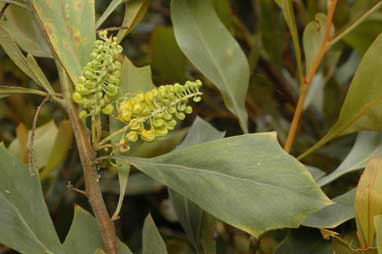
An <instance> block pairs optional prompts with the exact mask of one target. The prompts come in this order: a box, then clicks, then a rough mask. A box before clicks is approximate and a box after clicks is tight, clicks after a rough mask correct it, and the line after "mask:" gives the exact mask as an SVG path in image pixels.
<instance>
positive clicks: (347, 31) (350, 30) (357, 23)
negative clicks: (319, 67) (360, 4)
mask: <svg viewBox="0 0 382 254" xmlns="http://www.w3.org/2000/svg"><path fill="white" fill-rule="evenodd" d="M381 7H382V1H381V2H379V3H377V4H376V5H374V6H373V8H371V9H370V10H368V11H367V12H366V13H365V14H363V15H362V16H361V17H360V18H359V19H357V20H356V21H355V22H354V23H353V24H351V25H350V26H349V27H348V28H346V29H345V30H344V31H342V32H341V33H339V34H338V35H336V36H335V37H334V38H333V39H332V40H331V41H330V42H329V43H328V45H327V47H328V48H331V47H332V46H333V45H334V44H336V43H337V42H339V41H340V40H341V39H342V38H344V37H345V36H346V35H348V34H349V33H350V32H352V31H353V30H354V28H356V27H357V26H358V25H359V24H361V23H362V22H363V21H365V19H367V18H368V17H369V16H370V15H371V14H372V13H373V12H375V11H376V10H378V9H379V8H381Z"/></svg>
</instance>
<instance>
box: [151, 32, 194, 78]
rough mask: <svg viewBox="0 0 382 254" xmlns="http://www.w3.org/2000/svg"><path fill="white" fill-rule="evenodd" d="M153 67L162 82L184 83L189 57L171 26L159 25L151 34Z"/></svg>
mask: <svg viewBox="0 0 382 254" xmlns="http://www.w3.org/2000/svg"><path fill="white" fill-rule="evenodd" d="M151 58H152V64H151V67H152V68H153V71H154V73H155V75H156V78H155V80H158V82H160V83H161V84H170V83H176V82H179V83H184V82H185V81H186V68H187V59H186V57H185V56H184V55H183V53H182V51H181V50H180V49H179V46H178V44H177V43H176V40H175V36H174V31H173V29H172V28H171V27H164V26H158V27H156V28H155V30H154V31H153V33H152V36H151Z"/></svg>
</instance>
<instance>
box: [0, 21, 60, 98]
mask: <svg viewBox="0 0 382 254" xmlns="http://www.w3.org/2000/svg"><path fill="white" fill-rule="evenodd" d="M0 24H1V22H0ZM0 45H1V47H2V48H3V49H4V51H5V52H6V53H7V55H8V56H9V58H11V59H12V61H13V62H14V63H15V64H16V65H17V67H19V68H20V69H21V70H22V71H23V72H24V73H25V74H27V75H28V76H29V77H30V78H31V79H33V81H35V82H36V83H37V84H38V85H39V86H41V87H43V88H44V89H45V90H46V91H48V92H51V93H53V92H54V90H53V88H52V87H51V86H50V84H49V82H48V81H47V79H46V77H45V75H44V74H43V72H42V71H41V69H40V67H39V66H38V64H37V62H36V60H35V59H34V58H33V56H32V55H28V56H27V57H25V56H24V55H23V53H22V52H21V50H20V48H19V46H17V44H16V42H15V41H14V39H13V37H12V35H11V33H10V32H9V30H7V29H6V28H5V27H4V26H3V25H0Z"/></svg>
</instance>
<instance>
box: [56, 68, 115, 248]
mask: <svg viewBox="0 0 382 254" xmlns="http://www.w3.org/2000/svg"><path fill="white" fill-rule="evenodd" d="M57 68H58V70H59V76H60V81H61V87H62V91H63V93H64V96H65V100H66V105H67V111H68V114H69V119H70V122H71V124H72V128H73V132H74V136H75V139H76V142H77V147H78V152H79V155H80V159H81V163H82V169H83V172H84V180H85V187H86V194H87V197H88V199H89V203H90V205H91V207H92V209H93V212H94V214H95V217H96V219H97V222H98V226H99V229H100V232H101V235H102V239H103V242H104V247H105V251H106V253H107V254H117V253H118V245H117V236H116V233H115V227H114V224H113V222H112V221H111V219H110V216H109V213H108V211H107V209H106V205H105V202H104V200H103V197H102V192H101V188H100V186H99V184H98V180H97V179H98V173H97V169H96V167H95V163H93V159H94V158H95V155H96V153H95V151H94V149H93V147H92V145H91V142H90V135H89V133H88V130H87V129H86V127H85V126H84V124H83V122H82V121H81V119H80V118H79V116H78V110H77V108H76V107H75V106H74V105H73V102H72V99H71V98H72V96H71V94H72V89H71V88H72V84H71V81H70V79H69V77H68V75H67V73H66V72H65V70H64V68H63V67H62V66H61V65H60V64H59V63H57Z"/></svg>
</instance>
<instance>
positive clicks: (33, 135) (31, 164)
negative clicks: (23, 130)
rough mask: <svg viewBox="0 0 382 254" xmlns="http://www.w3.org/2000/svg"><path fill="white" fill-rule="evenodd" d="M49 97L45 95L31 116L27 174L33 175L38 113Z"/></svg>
mask: <svg viewBox="0 0 382 254" xmlns="http://www.w3.org/2000/svg"><path fill="white" fill-rule="evenodd" d="M49 98H50V96H49V95H47V96H45V98H44V99H43V100H42V102H41V103H40V105H39V106H38V107H37V109H36V112H35V114H34V116H33V124H32V130H31V136H30V139H29V146H28V168H29V174H30V175H34V170H33V145H34V138H35V134H36V127H37V120H38V116H39V115H40V111H41V109H42V107H43V106H44V105H45V103H47V102H48V100H49Z"/></svg>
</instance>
